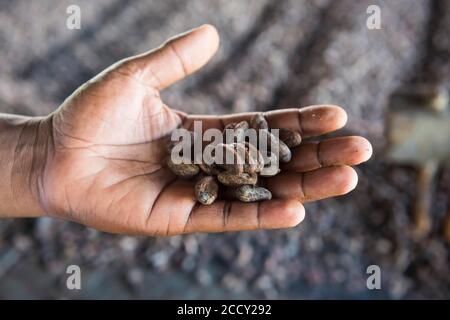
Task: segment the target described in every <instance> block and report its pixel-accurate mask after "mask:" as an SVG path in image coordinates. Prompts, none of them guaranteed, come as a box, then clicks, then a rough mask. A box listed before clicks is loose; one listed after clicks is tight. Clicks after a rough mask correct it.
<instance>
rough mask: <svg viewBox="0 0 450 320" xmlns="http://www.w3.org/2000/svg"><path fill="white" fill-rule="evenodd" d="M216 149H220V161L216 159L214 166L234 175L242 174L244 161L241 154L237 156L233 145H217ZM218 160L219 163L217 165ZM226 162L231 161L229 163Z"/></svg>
mask: <svg viewBox="0 0 450 320" xmlns="http://www.w3.org/2000/svg"><path fill="white" fill-rule="evenodd" d="M217 147H218V148H222V159H216V165H217V166H218V167H219V168H223V169H225V170H226V171H229V172H231V173H234V174H240V173H242V172H244V163H245V159H244V158H243V156H245V155H242V154H239V153H238V152H237V151H236V149H235V146H234V145H233V144H225V143H219V144H218V145H217ZM217 160H220V163H217ZM227 160H231V163H230V162H228V161H227Z"/></svg>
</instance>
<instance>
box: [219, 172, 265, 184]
mask: <svg viewBox="0 0 450 320" xmlns="http://www.w3.org/2000/svg"><path fill="white" fill-rule="evenodd" d="M217 179H219V181H220V182H221V183H222V184H224V185H226V186H229V187H237V186H242V185H244V184H251V185H254V184H256V182H257V181H258V175H257V174H256V173H245V172H243V173H241V174H233V173H231V172H229V171H223V172H221V173H219V175H218V176H217Z"/></svg>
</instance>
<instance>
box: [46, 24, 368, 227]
mask: <svg viewBox="0 0 450 320" xmlns="http://www.w3.org/2000/svg"><path fill="white" fill-rule="evenodd" d="M208 40H209V41H208ZM217 42H218V39H217V34H216V32H215V30H214V29H212V28H211V27H210V26H204V27H202V28H199V29H196V30H194V31H193V32H191V33H190V34H186V35H183V36H182V37H180V38H178V39H175V40H171V41H170V42H168V44H166V45H165V46H163V47H161V48H160V49H158V50H156V51H154V52H150V53H147V54H145V55H142V56H138V57H134V58H131V59H127V60H124V61H122V62H120V63H118V64H117V65H115V66H112V67H111V68H110V69H108V70H106V71H105V72H103V73H102V74H100V75H99V76H97V77H96V78H94V79H93V80H91V81H90V82H88V83H87V84H86V85H84V86H82V87H81V88H80V89H79V90H77V91H76V92H75V93H74V94H73V95H72V96H71V97H70V98H69V99H67V100H66V101H65V102H64V104H63V105H62V106H61V107H60V108H59V109H58V110H57V111H56V112H55V113H54V114H52V116H51V121H52V139H53V141H52V142H53V143H52V145H53V146H54V148H53V149H54V150H53V153H52V155H51V156H50V157H49V159H48V165H47V166H46V170H45V173H44V175H43V184H42V191H41V194H42V195H43V196H42V198H43V199H41V202H42V203H43V205H44V207H45V209H46V211H47V212H51V213H54V214H57V215H62V216H63V217H65V218H68V219H71V220H74V221H77V222H80V223H83V224H86V225H88V226H91V227H94V228H97V229H100V230H105V231H109V232H119V233H129V234H148V235H171V234H180V233H185V232H197V231H203V232H205V231H206V232H219V231H227V230H248V229H256V228H280V227H289V226H294V225H296V224H298V223H299V222H300V221H301V220H302V219H303V216H304V209H303V206H302V203H303V202H305V201H308V200H316V199H321V198H326V197H329V196H333V195H338V194H343V193H346V192H348V191H349V190H351V189H352V188H353V187H354V186H355V183H356V176H355V173H354V171H353V169H351V168H350V167H346V166H340V167H336V166H335V165H345V164H349V165H352V164H357V163H359V162H362V161H365V160H367V159H368V157H370V153H371V150H370V144H368V142H367V141H366V140H364V139H362V138H358V137H346V138H340V139H334V141H333V139H330V140H329V141H328V142H326V141H325V142H324V143H320V144H319V143H314V142H311V143H305V144H303V145H302V146H300V147H298V150H296V151H295V152H294V157H293V160H292V161H291V163H289V164H288V165H287V166H286V168H285V169H286V171H287V172H288V173H286V174H281V175H279V176H276V177H274V178H271V179H270V180H268V181H267V182H266V184H267V185H268V187H269V189H271V190H272V191H274V197H275V199H274V200H271V201H267V202H263V203H254V204H244V203H238V202H227V201H217V202H215V203H214V204H213V205H211V206H207V207H206V206H201V205H198V204H196V201H195V197H194V192H193V183H192V182H190V181H185V180H182V179H178V178H176V177H175V176H174V175H173V174H172V173H171V172H170V171H169V170H168V169H167V168H166V167H165V165H164V159H165V156H166V147H165V146H166V144H167V142H168V139H169V137H170V133H171V132H172V130H174V129H175V128H177V127H179V126H181V125H183V126H187V127H188V126H189V124H190V123H191V122H192V120H194V119H199V120H202V121H203V123H204V127H218V128H222V127H223V125H224V124H226V123H227V122H231V121H235V120H236V119H242V118H248V117H249V115H245V114H242V115H234V116H228V117H227V116H225V117H201V116H200V117H194V116H187V115H185V114H183V113H181V112H178V111H174V110H172V109H170V108H169V107H167V106H166V105H165V104H164V103H163V102H162V101H161V98H160V96H159V90H161V89H163V88H165V87H166V86H168V85H170V84H171V83H173V82H175V81H176V80H178V79H181V78H182V77H184V76H185V75H187V74H189V73H192V72H194V71H195V70H196V69H198V68H199V67H201V66H202V65H203V64H204V63H205V62H206V61H207V60H208V59H209V58H210V57H211V56H212V54H213V53H214V51H215V50H216V48H217ZM199 43H201V45H200V44H199ZM205 43H207V44H205ZM205 46H206V47H205ZM191 57H195V60H194V58H191ZM267 117H268V120H269V123H270V124H271V125H273V126H274V127H277V125H279V127H281V126H286V125H287V126H290V127H291V128H294V129H297V130H300V131H301V132H302V133H303V135H304V136H310V135H317V134H322V133H326V132H329V131H333V130H336V129H338V128H340V127H341V126H343V125H344V123H345V119H346V116H345V113H344V112H343V111H342V109H340V108H337V107H329V106H322V107H315V108H309V109H308V108H305V109H302V110H301V111H299V110H298V109H288V110H281V111H276V112H271V113H268V115H267ZM292 119H294V120H292ZM300 119H301V120H300ZM318 120H320V122H318ZM337 147H338V148H339V149H340V150H344V152H343V153H342V154H336V152H335V151H336V149H337ZM319 148H320V150H319ZM333 166H334V167H333ZM322 167H327V168H322ZM316 169H318V170H316ZM333 182H334V184H333ZM281 186H282V187H283V188H280V187H281ZM288 189H289V192H287V190H288Z"/></svg>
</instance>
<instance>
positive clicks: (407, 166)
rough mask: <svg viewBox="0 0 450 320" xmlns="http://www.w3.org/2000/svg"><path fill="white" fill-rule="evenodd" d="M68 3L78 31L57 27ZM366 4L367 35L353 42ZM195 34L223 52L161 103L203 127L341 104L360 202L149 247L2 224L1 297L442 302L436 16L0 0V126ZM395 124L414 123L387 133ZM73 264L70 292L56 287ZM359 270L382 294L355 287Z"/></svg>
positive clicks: (423, 6)
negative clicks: (221, 119) (225, 117)
mask: <svg viewBox="0 0 450 320" xmlns="http://www.w3.org/2000/svg"><path fill="white" fill-rule="evenodd" d="M71 4H76V5H78V6H79V7H80V9H81V29H80V30H69V29H67V28H66V19H67V17H68V15H67V14H66V8H67V7H68V6H69V5H71ZM372 4H375V5H378V6H379V8H380V9H381V12H380V13H381V29H379V30H377V29H375V30H369V29H368V28H367V26H366V21H367V19H368V17H369V16H370V14H368V13H367V12H366V10H367V8H368V6H369V5H372ZM203 23H211V24H214V25H215V26H216V27H217V29H218V30H219V33H220V35H221V48H220V50H219V52H218V54H217V56H216V57H215V58H214V59H213V60H212V61H211V63H209V64H208V65H207V67H206V68H205V69H203V70H201V72H199V73H197V74H196V75H194V76H192V77H190V78H189V79H187V80H184V81H182V82H181V83H179V84H177V85H175V86H173V87H171V88H170V89H168V90H167V91H165V92H164V93H163V97H164V98H165V100H166V102H167V104H168V105H169V106H171V107H174V108H178V109H181V110H184V111H187V112H192V113H208V114H221V113H233V112H244V111H252V110H269V109H276V108H281V107H293V106H307V105H310V104H326V103H330V104H338V105H341V106H342V107H344V108H345V109H346V111H347V112H348V114H349V122H348V125H347V127H346V129H344V130H341V131H340V132H339V133H338V135H339V134H359V135H363V136H365V137H367V138H368V139H369V140H370V141H372V142H373V145H374V157H373V158H372V160H371V161H369V162H368V163H367V164H364V165H362V166H360V167H359V168H358V169H357V170H358V172H359V175H360V180H359V185H358V187H357V188H356V190H355V191H353V192H351V193H350V194H348V195H346V196H343V197H338V198H334V199H330V200H326V201H321V202H318V203H311V204H307V205H306V209H307V216H306V219H305V220H304V222H303V223H302V224H301V225H300V226H299V227H297V228H294V229H290V230H277V231H270V232H263V231H257V232H245V233H228V234H217V235H213V234H212V235H207V234H196V235H186V236H177V237H172V238H161V239H155V238H146V237H129V236H117V235H110V234H105V233H101V232H97V231H95V230H92V229H87V228H85V227H83V226H80V225H77V224H74V223H70V222H64V221H59V220H53V219H48V218H40V219H20V220H19V219H17V220H14V219H4V220H1V221H0V298H63V299H64V298H169V299H173V298H189V299H197V298H207V299H208V298H225V299H227V298H237V299H239V298H255V299H256V298H289V299H297V298H304V299H311V298H325V299H327V298H357V299H367V298H374V299H379V298H389V299H404V298H412V299H416V298H432V299H444V298H445V299H449V298H450V277H449V272H450V259H449V241H450V217H449V216H450V203H449V196H450V170H449V169H450V166H449V165H448V161H447V162H446V161H445V159H444V158H445V156H447V159H448V153H449V149H450V136H449V135H447V134H448V128H449V124H450V122H449V120H448V119H449V115H448V103H447V106H446V102H447V100H446V99H447V97H446V94H447V93H448V90H449V89H450V69H449V64H450V63H449V53H450V37H449V33H450V3H449V1H447V0H443V1H440V0H435V1H433V0H396V1H376V0H370V1H351V0H339V1H336V0H334V1H333V0H312V1H308V0H279V1H272V0H251V1H237V0H231V1H230V0H223V1H222V0H220V1H219V0H218V1H201V0H164V1H149V0H136V1H123V0H101V1H88V0H85V1H75V0H71V1H67V0H63V1H25V0H15V1H12V0H0V70H1V72H0V112H5V113H18V114H26V115H45V114H47V113H49V112H51V111H53V110H54V109H56V108H57V106H58V105H59V104H60V103H61V102H62V101H63V100H64V99H65V97H67V96H68V95H69V94H70V93H71V92H73V91H74V90H75V89H76V88H77V87H78V86H79V85H81V84H82V83H83V82H85V81H87V80H88V79H89V78H91V77H92V76H94V75H95V74H97V73H98V72H100V71H101V70H102V69H104V68H105V67H107V66H109V65H110V64H112V63H113V62H115V61H116V60H118V59H121V58H124V57H127V56H129V55H133V54H137V53H141V52H143V51H146V50H148V49H150V48H153V47H155V46H158V45H159V44H160V43H161V42H163V41H164V40H165V39H166V38H168V37H170V36H173V35H175V34H177V33H180V32H183V31H185V30H188V29H191V28H193V27H196V26H198V25H201V24H203ZM415 83H420V84H421V86H420V88H422V89H420V90H419V89H417V88H418V87H416V86H414V85H413V86H409V87H405V85H412V84H415ZM399 88H400V89H401V88H406V89H402V91H401V94H396V93H395V92H398V89H399ZM423 88H425V89H423ZM393 94H394V96H396V97H397V98H398V99H392V96H393ZM405 97H406V98H405ZM405 99H406V100H405ZM408 99H409V100H408ZM404 101H409V102H407V103H406V106H407V108H408V107H409V105H411V109H407V108H406V109H405V110H406V111H405V110H403V109H401V108H399V107H398V106H401V105H405V103H404ZM416 104H417V105H418V107H417V108H419V109H420V110H419V109H417V108H416V109H413V108H412V106H413V105H416ZM416 110H419V111H417V112H416ZM402 112H403V113H402ZM405 112H406V115H407V116H409V117H410V118H409V119H410V120H411V122H414V123H415V124H417V125H414V126H412V125H411V126H408V125H406V126H404V125H403V126H401V125H398V124H397V121H401V119H400V118H401V117H402V114H404V113H405ZM399 119H400V120H399ZM423 119H425V120H423ZM425 122H426V123H427V125H426V126H421V124H422V123H425ZM408 123H409V122H408ZM424 128H425V129H424ZM394 129H395V130H394ZM402 130H403V131H402ZM421 130H422V131H421ZM446 130H447V131H446ZM394 131H395V132H394ZM405 137H406V139H405ZM423 137H426V139H424V138H423ZM424 140H425V141H424ZM434 142H436V144H437V145H438V148H437V149H438V151H436V149H434V151H433V150H432V148H428V146H429V145H433V143H434ZM418 146H419V147H418ZM423 148H425V149H423ZM427 148H428V149H427ZM411 150H412V151H413V152H410V151H411ZM424 150H425V151H424ZM419 151H420V152H419ZM418 153H420V154H421V157H420V159H416V157H415V155H417V154H418ZM427 203H429V206H428V205H427ZM71 264H77V265H79V266H80V267H81V270H82V290H74V291H70V290H68V289H67V288H66V279H67V276H68V275H67V274H66V273H65V271H66V267H67V266H68V265H71ZM371 264H376V265H378V266H380V268H381V283H382V284H381V290H368V289H367V287H366V279H367V277H368V276H369V275H368V274H367V273H366V268H367V267H368V266H369V265H371Z"/></svg>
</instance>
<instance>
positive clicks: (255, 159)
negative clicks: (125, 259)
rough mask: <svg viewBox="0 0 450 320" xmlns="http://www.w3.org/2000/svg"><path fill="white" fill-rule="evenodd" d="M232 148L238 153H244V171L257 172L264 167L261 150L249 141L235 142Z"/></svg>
mask: <svg viewBox="0 0 450 320" xmlns="http://www.w3.org/2000/svg"><path fill="white" fill-rule="evenodd" d="M234 148H235V149H236V151H237V152H238V153H239V152H241V153H243V154H244V161H245V163H244V172H246V173H254V172H259V171H261V169H262V168H263V167H264V158H263V156H262V154H261V152H259V151H258V149H257V148H256V147H255V146H254V145H252V144H251V143H249V142H244V143H236V144H234Z"/></svg>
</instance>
